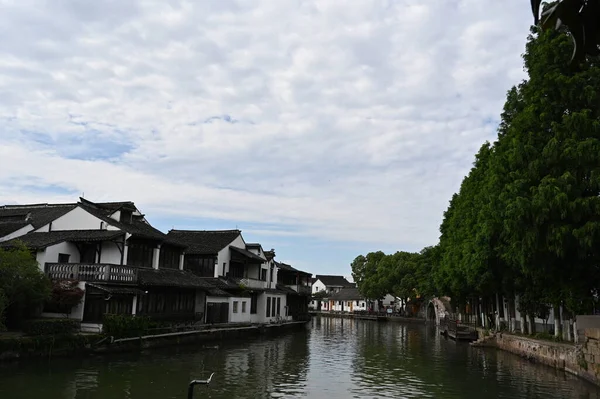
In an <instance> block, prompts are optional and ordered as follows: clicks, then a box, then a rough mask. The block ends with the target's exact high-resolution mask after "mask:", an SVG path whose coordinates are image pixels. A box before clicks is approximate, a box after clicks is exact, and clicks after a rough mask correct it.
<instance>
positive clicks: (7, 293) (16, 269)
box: [0, 245, 50, 322]
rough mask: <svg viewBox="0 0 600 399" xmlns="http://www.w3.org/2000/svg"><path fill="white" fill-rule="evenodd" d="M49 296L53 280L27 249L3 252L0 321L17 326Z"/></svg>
mask: <svg viewBox="0 0 600 399" xmlns="http://www.w3.org/2000/svg"><path fill="white" fill-rule="evenodd" d="M49 296H50V280H48V278H47V277H46V275H44V273H42V272H41V271H40V269H39V266H38V263H37V261H36V260H35V258H34V257H33V255H32V254H31V253H30V251H29V250H28V249H27V247H25V246H24V245H18V246H17V247H15V248H10V249H3V248H0V321H1V320H4V319H5V318H6V321H7V322H11V321H13V322H14V321H15V319H18V318H19V317H20V316H24V315H27V314H28V311H29V310H31V309H32V308H35V307H36V306H39V305H40V304H41V303H43V302H44V301H45V300H47V299H48V298H49ZM2 297H3V298H4V299H2Z"/></svg>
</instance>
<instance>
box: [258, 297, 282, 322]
mask: <svg viewBox="0 0 600 399" xmlns="http://www.w3.org/2000/svg"><path fill="white" fill-rule="evenodd" d="M273 297H275V298H280V301H281V302H280V306H279V316H281V317H283V318H284V319H285V318H286V317H285V313H286V312H285V308H286V306H287V296H286V295H285V294H283V295H281V294H272V293H267V292H265V293H263V294H261V295H260V296H259V297H258V320H259V321H258V322H259V323H270V322H271V321H275V319H276V318H275V317H272V316H271V314H272V312H273V309H272V308H271V312H270V313H269V316H268V317H267V314H266V313H267V298H269V300H271V299H270V298H273ZM275 314H276V315H277V313H275Z"/></svg>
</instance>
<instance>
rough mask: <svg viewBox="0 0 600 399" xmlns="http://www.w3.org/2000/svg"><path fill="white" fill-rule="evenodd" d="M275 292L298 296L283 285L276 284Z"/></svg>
mask: <svg viewBox="0 0 600 399" xmlns="http://www.w3.org/2000/svg"><path fill="white" fill-rule="evenodd" d="M277 290H278V291H281V292H283V293H285V294H293V295H298V293H297V292H296V291H295V290H293V289H292V288H290V287H286V286H285V285H283V284H277Z"/></svg>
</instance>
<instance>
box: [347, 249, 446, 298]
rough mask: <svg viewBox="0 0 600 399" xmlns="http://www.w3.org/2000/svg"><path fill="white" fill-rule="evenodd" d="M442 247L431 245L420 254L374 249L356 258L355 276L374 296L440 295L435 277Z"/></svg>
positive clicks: (366, 292) (364, 290)
mask: <svg viewBox="0 0 600 399" xmlns="http://www.w3.org/2000/svg"><path fill="white" fill-rule="evenodd" d="M439 255H440V254H439V246H435V247H427V248H424V249H423V250H421V252H419V253H413V252H396V253H395V254H391V255H386V254H385V253H383V252H381V251H378V252H371V253H368V254H367V255H366V256H363V255H359V256H357V257H356V259H354V261H352V264H351V268H352V278H353V279H354V281H355V282H356V285H357V287H358V289H359V290H360V292H361V293H362V294H363V295H364V296H365V297H366V298H370V299H378V298H381V297H383V296H385V295H386V294H392V295H394V296H396V297H398V298H402V299H404V300H405V301H406V300H407V299H408V298H415V297H416V296H425V297H427V296H433V295H435V294H437V290H436V287H435V283H434V281H433V280H432V279H431V275H432V273H434V271H435V268H434V266H435V265H437V264H439Z"/></svg>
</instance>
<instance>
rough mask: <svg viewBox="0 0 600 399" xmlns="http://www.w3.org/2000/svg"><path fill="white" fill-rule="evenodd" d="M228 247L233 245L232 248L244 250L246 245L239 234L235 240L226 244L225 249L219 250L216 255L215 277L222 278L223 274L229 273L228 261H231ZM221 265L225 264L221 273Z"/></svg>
mask: <svg viewBox="0 0 600 399" xmlns="http://www.w3.org/2000/svg"><path fill="white" fill-rule="evenodd" d="M230 245H233V246H234V247H238V248H246V243H245V242H244V239H243V238H242V235H241V234H240V235H239V236H237V237H236V238H235V240H233V241H232V242H230V243H229V244H227V246H225V248H223V249H221V250H220V251H219V253H218V254H217V267H215V277H219V276H224V275H225V273H227V272H228V271H229V260H230V259H231V254H230V251H229V246H230ZM223 263H225V271H223Z"/></svg>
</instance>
